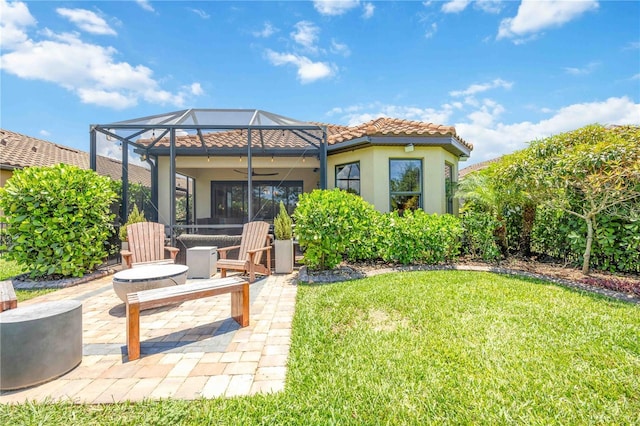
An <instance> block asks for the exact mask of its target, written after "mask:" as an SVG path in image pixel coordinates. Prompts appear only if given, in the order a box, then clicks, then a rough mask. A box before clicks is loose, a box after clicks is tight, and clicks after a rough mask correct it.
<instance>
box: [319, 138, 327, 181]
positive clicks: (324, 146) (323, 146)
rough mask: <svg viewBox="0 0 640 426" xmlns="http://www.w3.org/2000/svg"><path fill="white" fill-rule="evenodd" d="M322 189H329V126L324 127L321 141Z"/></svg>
mask: <svg viewBox="0 0 640 426" xmlns="http://www.w3.org/2000/svg"><path fill="white" fill-rule="evenodd" d="M320 189H327V128H326V127H322V140H321V141H320Z"/></svg>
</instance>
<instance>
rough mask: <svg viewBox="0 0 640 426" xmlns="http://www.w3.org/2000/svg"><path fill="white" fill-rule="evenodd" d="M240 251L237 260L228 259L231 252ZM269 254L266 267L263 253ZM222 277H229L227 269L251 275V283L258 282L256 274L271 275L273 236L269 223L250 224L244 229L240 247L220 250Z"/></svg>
mask: <svg viewBox="0 0 640 426" xmlns="http://www.w3.org/2000/svg"><path fill="white" fill-rule="evenodd" d="M234 249H239V250H238V258H237V259H229V258H227V252H228V251H229V250H234ZM265 251H266V252H267V262H266V266H265V265H262V264H261V263H260V261H261V260H262V253H263V252H265ZM218 256H219V259H218V262H217V265H216V267H217V268H218V269H220V277H222V278H224V277H226V276H227V269H231V270H234V271H242V272H243V273H247V272H248V273H249V282H250V283H252V282H254V281H255V280H256V273H259V274H263V275H271V236H270V235H269V224H268V223H267V222H249V223H245V224H244V226H243V227H242V240H241V241H240V245H239V246H230V247H224V248H219V249H218Z"/></svg>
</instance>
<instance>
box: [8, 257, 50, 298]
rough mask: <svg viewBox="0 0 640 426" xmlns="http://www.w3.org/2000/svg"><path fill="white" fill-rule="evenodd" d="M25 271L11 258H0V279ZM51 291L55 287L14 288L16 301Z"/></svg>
mask: <svg viewBox="0 0 640 426" xmlns="http://www.w3.org/2000/svg"><path fill="white" fill-rule="evenodd" d="M25 272H26V271H25V270H24V268H23V267H21V266H20V265H19V264H17V263H16V262H14V261H13V260H6V259H3V258H0V281H3V280H6V279H9V278H13V277H15V276H16V275H20V274H23V273H25ZM52 291H56V289H35V290H15V292H16V297H17V298H18V303H20V302H23V301H25V300H29V299H33V298H34V297H38V296H41V295H43V294H47V293H51V292H52Z"/></svg>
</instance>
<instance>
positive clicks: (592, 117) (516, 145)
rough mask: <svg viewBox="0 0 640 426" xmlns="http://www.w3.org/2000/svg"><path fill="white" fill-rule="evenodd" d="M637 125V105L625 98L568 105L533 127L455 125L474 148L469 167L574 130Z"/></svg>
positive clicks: (526, 123)
mask: <svg viewBox="0 0 640 426" xmlns="http://www.w3.org/2000/svg"><path fill="white" fill-rule="evenodd" d="M592 123H600V124H603V125H606V124H640V104H639V103H635V102H634V101H633V100H631V99H629V98H628V97H626V96H624V97H620V98H614V97H612V98H609V99H607V100H605V101H594V102H585V103H580V104H574V105H568V106H566V107H563V108H561V109H559V110H558V111H557V112H555V114H554V115H553V116H552V117H550V118H548V119H545V120H541V121H539V122H537V123H534V122H530V121H523V122H520V123H511V124H507V123H493V124H489V125H485V124H483V123H481V122H474V121H471V122H460V123H456V124H455V127H456V131H457V133H458V134H459V135H460V136H461V137H463V138H464V139H466V140H467V141H468V142H471V143H472V144H473V145H474V147H475V148H474V151H473V153H472V156H471V161H470V163H477V162H480V161H485V160H489V159H492V158H496V157H498V156H500V155H504V154H508V153H511V152H513V151H516V150H519V149H523V148H525V147H526V146H527V142H531V141H533V140H536V139H540V138H545V137H548V136H551V135H554V134H558V133H562V132H566V131H569V130H574V129H578V128H580V127H583V126H586V125H587V124H592Z"/></svg>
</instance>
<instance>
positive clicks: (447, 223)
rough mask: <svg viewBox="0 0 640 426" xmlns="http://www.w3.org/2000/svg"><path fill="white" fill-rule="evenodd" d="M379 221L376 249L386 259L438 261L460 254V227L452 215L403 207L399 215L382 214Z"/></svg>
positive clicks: (453, 257) (446, 260)
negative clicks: (382, 231) (379, 245)
mask: <svg viewBox="0 0 640 426" xmlns="http://www.w3.org/2000/svg"><path fill="white" fill-rule="evenodd" d="M381 222H382V223H381V225H382V229H384V230H385V231H384V238H383V239H382V242H381V249H380V251H381V255H382V259H383V260H384V261H386V262H393V263H401V264H403V265H408V264H411V263H426V264H438V263H443V262H449V261H452V260H453V259H455V258H456V257H457V256H458V255H459V253H460V237H461V235H462V226H461V224H460V220H459V219H458V218H457V217H455V216H452V215H438V214H431V215H430V214H427V213H425V212H424V211H422V210H415V211H411V210H405V211H404V213H403V215H402V216H400V215H399V214H398V212H392V213H388V214H385V215H384V216H383V219H382V220H381Z"/></svg>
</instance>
